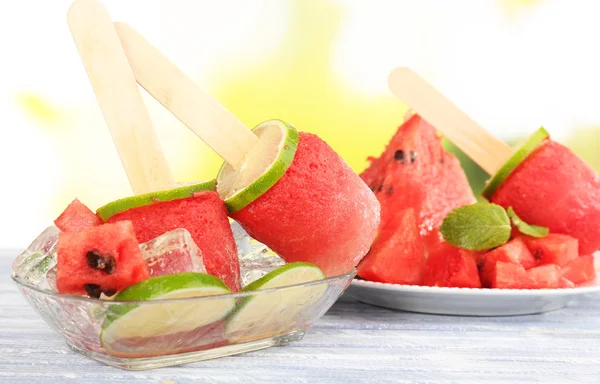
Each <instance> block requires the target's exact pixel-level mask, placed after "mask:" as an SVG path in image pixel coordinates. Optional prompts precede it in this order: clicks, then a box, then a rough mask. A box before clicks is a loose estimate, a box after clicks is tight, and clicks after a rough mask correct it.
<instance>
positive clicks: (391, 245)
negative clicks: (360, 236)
mask: <svg viewBox="0 0 600 384" xmlns="http://www.w3.org/2000/svg"><path fill="white" fill-rule="evenodd" d="M424 267H425V249H424V247H423V241H422V240H421V236H420V235H419V229H418V227H417V218H416V217H415V212H414V210H413V209H406V210H404V211H402V212H400V213H398V214H397V215H396V216H395V217H394V219H393V220H392V221H391V222H390V223H388V226H386V227H385V228H383V229H382V230H381V231H380V233H379V235H378V236H377V238H376V239H375V242H374V243H373V246H372V247H371V250H370V252H369V253H368V254H367V256H366V257H365V258H364V259H363V260H362V262H361V263H360V264H359V265H358V272H357V274H358V276H360V277H362V278H363V279H365V280H370V281H378V282H382V283H392V284H408V285H418V284H420V283H421V280H422V275H423V269H424Z"/></svg>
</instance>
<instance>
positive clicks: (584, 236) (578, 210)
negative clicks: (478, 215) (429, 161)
mask: <svg viewBox="0 0 600 384" xmlns="http://www.w3.org/2000/svg"><path fill="white" fill-rule="evenodd" d="M491 201H492V202H493V203H496V204H499V205H501V206H503V207H505V208H508V207H510V206H512V207H513V209H514V210H515V212H516V213H517V215H519V217H520V218H521V219H523V220H524V221H525V222H527V223H530V224H536V225H542V226H545V227H548V228H550V232H552V233H561V234H565V235H571V236H573V237H575V238H577V239H578V240H579V254H582V255H587V254H591V253H593V252H594V251H596V250H598V249H600V175H598V173H597V172H595V171H594V170H593V169H592V168H591V167H590V166H589V165H587V164H586V163H585V162H583V161H582V160H581V159H580V158H578V157H577V156H576V155H575V154H574V153H573V152H571V151H570V150H569V149H568V148H566V147H564V146H562V145H561V144H559V143H556V142H554V141H551V140H548V141H547V142H545V143H544V144H542V145H541V146H540V147H539V148H538V149H536V150H535V151H534V152H533V153H531V154H530V155H529V156H528V157H527V158H526V159H525V160H524V161H523V162H522V163H521V164H520V165H519V166H518V167H517V168H516V169H515V170H514V171H513V172H512V173H511V174H510V176H508V177H507V178H506V180H505V181H504V182H503V183H502V184H501V185H500V187H499V188H498V189H497V190H496V192H495V193H494V194H493V195H492V197H491Z"/></svg>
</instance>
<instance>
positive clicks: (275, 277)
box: [225, 262, 327, 333]
mask: <svg viewBox="0 0 600 384" xmlns="http://www.w3.org/2000/svg"><path fill="white" fill-rule="evenodd" d="M301 268H303V269H304V271H302V270H301ZM306 268H308V269H309V271H310V272H311V273H312V274H313V276H312V279H309V280H304V279H302V281H297V279H294V277H293V275H294V274H296V273H302V272H305V271H306ZM286 275H288V276H286ZM326 278H327V276H325V273H323V271H322V270H321V269H320V268H319V267H317V266H316V265H314V264H311V263H306V262H295V263H289V264H286V265H283V266H281V267H279V268H277V269H275V270H273V271H271V272H269V273H267V274H266V275H264V276H263V277H261V278H260V279H258V280H255V281H253V282H252V283H250V284H248V285H247V286H246V287H244V288H243V289H242V292H255V291H260V290H261V289H270V288H278V287H285V286H288V285H294V284H301V283H308V282H313V281H319V280H324V279H326ZM290 281H292V282H290ZM315 288H316V289H317V290H319V291H322V292H321V294H322V293H324V291H325V288H324V287H318V286H317V287H315ZM266 295H271V296H270V297H269V299H273V298H275V296H274V295H272V294H271V293H267V294H266ZM283 295H285V292H281V296H283ZM257 298H261V296H260V293H258V292H257V294H256V295H254V296H248V297H244V298H242V299H241V300H240V301H239V302H238V304H237V306H236V308H235V310H234V311H232V312H231V315H230V316H229V318H228V319H227V320H226V322H225V332H226V333H230V332H233V331H234V330H233V329H232V328H234V327H235V324H234V323H235V322H238V321H240V318H241V317H242V316H244V313H245V311H248V310H251V308H250V306H251V304H252V303H253V302H254V301H255V300H256V299H257ZM315 301H316V300H315ZM290 305H297V303H290ZM263 315H264V316H265V317H272V316H276V314H273V313H263ZM237 328H239V330H243V328H244V327H243V326H242V327H240V326H239V324H238V325H237Z"/></svg>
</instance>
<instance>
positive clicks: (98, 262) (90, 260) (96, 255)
mask: <svg viewBox="0 0 600 384" xmlns="http://www.w3.org/2000/svg"><path fill="white" fill-rule="evenodd" d="M85 259H86V261H87V265H88V266H89V267H90V268H93V269H99V270H101V271H104V272H106V273H107V274H109V275H110V274H112V273H113V272H114V271H115V268H116V267H117V263H116V261H115V258H114V257H112V256H111V255H106V256H104V255H102V254H100V252H98V251H96V250H92V251H89V252H88V253H86V255H85Z"/></svg>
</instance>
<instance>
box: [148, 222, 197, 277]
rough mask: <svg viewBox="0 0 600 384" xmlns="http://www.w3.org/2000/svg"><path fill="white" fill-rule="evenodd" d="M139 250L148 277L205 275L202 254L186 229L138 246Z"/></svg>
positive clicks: (180, 229) (174, 231) (177, 230)
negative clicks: (188, 273)
mask: <svg viewBox="0 0 600 384" xmlns="http://www.w3.org/2000/svg"><path fill="white" fill-rule="evenodd" d="M140 250H141V251H142V255H143V256H144V259H146V264H147V265H148V271H149V272H150V277H156V276H163V275H172V274H175V273H182V272H201V273H206V268H205V267H204V262H203V261H202V252H201V251H200V249H199V248H198V246H197V245H196V243H195V242H194V240H193V239H192V235H190V233H189V232H188V231H187V230H186V229H183V228H179V229H175V230H173V231H171V232H167V233H165V234H163V235H161V236H159V237H157V238H155V239H153V240H150V241H148V242H146V243H143V244H140Z"/></svg>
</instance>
